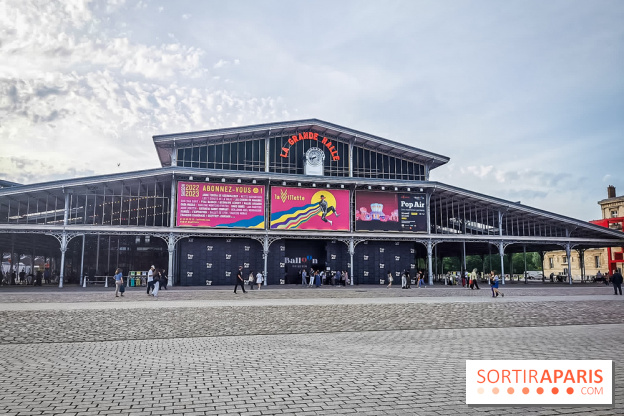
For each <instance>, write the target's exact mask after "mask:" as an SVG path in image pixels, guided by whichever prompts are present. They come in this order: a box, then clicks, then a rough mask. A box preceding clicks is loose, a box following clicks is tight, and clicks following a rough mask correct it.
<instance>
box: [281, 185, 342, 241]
mask: <svg viewBox="0 0 624 416" xmlns="http://www.w3.org/2000/svg"><path fill="white" fill-rule="evenodd" d="M349 222H350V218H349V191H347V190H334V189H323V190H319V189H315V188H289V187H282V186H274V187H272V188H271V229H297V230H335V231H349Z"/></svg>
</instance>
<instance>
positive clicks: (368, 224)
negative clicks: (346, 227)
mask: <svg viewBox="0 0 624 416" xmlns="http://www.w3.org/2000/svg"><path fill="white" fill-rule="evenodd" d="M355 230H356V231H400V230H401V227H400V224H399V203H398V201H397V194H395V193H392V192H367V191H358V192H356V193H355Z"/></svg>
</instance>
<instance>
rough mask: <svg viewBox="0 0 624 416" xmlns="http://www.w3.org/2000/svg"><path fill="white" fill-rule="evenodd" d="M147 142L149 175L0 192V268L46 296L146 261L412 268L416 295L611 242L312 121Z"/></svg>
mask: <svg viewBox="0 0 624 416" xmlns="http://www.w3.org/2000/svg"><path fill="white" fill-rule="evenodd" d="M153 141H154V145H155V147H156V152H157V154H158V157H159V159H160V163H161V167H160V168H157V169H149V170H139V171H134V172H126V173H116V174H110V175H100V176H91V177H83V178H75V179H66V180H59V181H54V182H46V183H36V184H29V185H20V184H12V183H8V182H2V183H0V251H2V252H3V253H4V256H3V258H4V263H3V268H4V266H5V265H8V268H9V269H13V270H15V269H18V268H21V267H24V266H25V265H28V264H31V265H32V266H33V269H34V268H37V269H42V268H44V267H47V268H50V269H51V270H52V271H53V272H54V273H56V274H57V275H58V284H59V285H60V286H63V284H64V283H80V282H82V279H83V277H85V276H87V277H91V279H97V278H98V276H106V275H108V276H111V275H112V274H113V271H114V270H115V269H116V268H117V267H120V268H122V270H123V271H124V273H129V272H130V271H146V270H148V269H149V267H150V266H151V265H155V266H156V267H158V268H161V269H166V270H167V271H168V275H169V280H170V282H171V283H173V284H174V285H185V286H196V285H202V286H204V285H206V284H211V285H223V284H233V283H234V278H235V274H236V271H237V269H238V266H239V265H242V266H243V267H244V269H245V273H249V272H250V271H254V272H258V271H261V272H263V273H264V274H265V276H266V277H267V279H266V281H267V284H269V285H279V284H291V283H300V282H301V280H300V278H299V277H298V276H299V273H300V272H301V270H302V269H303V268H306V269H311V268H312V269H320V270H332V271H334V270H345V271H348V272H349V275H350V276H351V277H352V279H351V283H352V284H379V282H380V280H381V279H383V278H384V277H385V276H387V274H388V273H389V272H390V273H392V274H393V275H396V276H399V275H400V274H401V273H402V272H403V271H405V270H409V271H410V272H411V274H412V276H413V275H414V273H415V272H416V269H423V270H425V273H426V276H427V280H428V281H429V283H430V284H431V283H433V281H434V279H435V277H436V275H438V274H439V273H440V271H439V270H437V266H436V265H437V264H438V261H437V260H438V259H440V258H442V257H445V256H458V257H461V258H465V256H466V255H476V254H480V255H484V254H488V253H496V254H498V255H499V256H500V258H501V262H500V263H499V265H498V266H499V267H496V269H497V270H498V271H499V272H502V273H503V275H504V274H505V270H504V268H503V267H502V266H503V264H504V263H503V262H502V259H503V256H505V255H506V254H510V253H522V252H539V253H545V252H548V251H554V250H563V251H564V252H565V253H566V255H567V258H571V256H572V253H573V252H574V253H579V255H582V253H583V252H584V251H585V250H587V249H590V248H601V247H622V246H624V233H622V232H621V231H619V230H613V229H609V228H606V227H601V226H599V225H595V224H591V223H589V222H585V221H581V220H576V219H573V218H569V217H566V216H563V215H559V214H556V213H553V212H547V211H544V210H540V209H536V208H532V207H529V206H526V205H522V204H520V203H514V202H510V201H506V200H502V199H499V198H496V197H493V196H488V195H484V194H480V193H476V192H472V191H470V190H467V189H461V188H458V187H455V186H452V185H449V184H445V183H440V182H434V181H431V180H430V172H431V171H432V170H433V169H436V168H440V167H441V166H443V165H444V164H446V163H447V162H448V161H449V158H448V157H446V156H443V155H439V154H435V153H432V152H428V151H426V150H422V149H418V148H415V147H411V146H408V145H405V144H402V143H398V142H395V141H391V140H388V139H385V138H381V137H376V136H373V135H370V134H366V133H363V132H360V131H356V130H352V129H350V128H345V127H341V126H338V125H335V124H331V123H328V122H325V121H321V120H316V119H310V120H300V121H288V122H277V123H271V124H261V125H253V126H245V127H235V128H226V129H218V130H207V131H198V132H186V133H179V134H166V135H159V136H154V137H153ZM28 259H30V260H28ZM29 261H30V263H28V262H29ZM501 269H503V270H501ZM298 279H299V280H298ZM570 281H571V280H570Z"/></svg>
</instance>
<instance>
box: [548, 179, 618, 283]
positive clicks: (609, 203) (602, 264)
mask: <svg viewBox="0 0 624 416" xmlns="http://www.w3.org/2000/svg"><path fill="white" fill-rule="evenodd" d="M598 204H599V205H600V211H601V212H602V219H601V220H594V221H590V222H591V223H592V224H596V225H600V226H602V227H606V228H609V229H611V230H616V231H624V196H615V186H612V185H609V187H608V188H607V198H606V199H603V200H602V201H598ZM583 260H584V261H583ZM623 266H624V248H623V247H606V248H592V249H586V250H575V251H574V252H573V254H572V255H571V256H570V261H568V259H567V256H566V253H565V251H563V250H561V251H550V252H548V253H546V254H545V255H544V275H545V276H547V277H548V276H549V275H550V274H551V273H552V274H554V275H555V276H559V275H567V273H568V267H572V269H571V271H572V276H574V277H576V278H580V276H581V275H584V276H588V277H594V276H596V274H597V273H598V272H600V273H601V274H605V273H607V272H608V273H609V274H613V272H614V271H615V270H616V269H620V271H621V270H622V269H623V268H624V267H623ZM583 267H584V273H581V271H582V268H583Z"/></svg>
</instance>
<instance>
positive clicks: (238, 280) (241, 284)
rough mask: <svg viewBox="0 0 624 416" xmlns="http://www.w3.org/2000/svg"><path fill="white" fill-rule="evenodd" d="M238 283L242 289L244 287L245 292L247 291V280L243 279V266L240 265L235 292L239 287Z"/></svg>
mask: <svg viewBox="0 0 624 416" xmlns="http://www.w3.org/2000/svg"><path fill="white" fill-rule="evenodd" d="M238 285H240V287H241V289H243V293H247V292H245V281H244V280H243V266H238V273H236V285H235V286H234V293H236V289H238Z"/></svg>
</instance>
